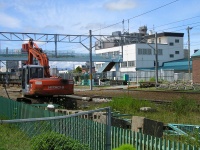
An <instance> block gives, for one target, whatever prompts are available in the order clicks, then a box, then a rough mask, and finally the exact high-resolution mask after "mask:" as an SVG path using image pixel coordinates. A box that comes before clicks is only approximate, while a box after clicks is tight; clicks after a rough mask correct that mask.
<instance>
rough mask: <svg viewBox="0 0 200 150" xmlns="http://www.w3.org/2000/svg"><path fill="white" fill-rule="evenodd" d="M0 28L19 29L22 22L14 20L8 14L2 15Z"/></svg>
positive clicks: (0, 16) (0, 14) (0, 15)
mask: <svg viewBox="0 0 200 150" xmlns="http://www.w3.org/2000/svg"><path fill="white" fill-rule="evenodd" d="M0 18H1V21H0V26H3V27H8V28H19V27H20V21H19V20H18V19H16V18H13V17H11V16H9V15H7V14H4V13H0Z"/></svg>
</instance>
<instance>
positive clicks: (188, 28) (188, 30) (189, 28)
mask: <svg viewBox="0 0 200 150" xmlns="http://www.w3.org/2000/svg"><path fill="white" fill-rule="evenodd" d="M191 29H192V27H189V26H188V27H187V32H188V73H189V80H191V76H190V30H191Z"/></svg>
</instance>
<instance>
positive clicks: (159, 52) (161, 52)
mask: <svg viewBox="0 0 200 150" xmlns="http://www.w3.org/2000/svg"><path fill="white" fill-rule="evenodd" d="M154 55H155V50H154ZM158 55H163V50H162V49H158Z"/></svg>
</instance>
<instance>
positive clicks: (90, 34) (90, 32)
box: [89, 30, 92, 90]
mask: <svg viewBox="0 0 200 150" xmlns="http://www.w3.org/2000/svg"><path fill="white" fill-rule="evenodd" d="M89 36H90V49H89V51H90V90H92V31H91V30H90V31H89Z"/></svg>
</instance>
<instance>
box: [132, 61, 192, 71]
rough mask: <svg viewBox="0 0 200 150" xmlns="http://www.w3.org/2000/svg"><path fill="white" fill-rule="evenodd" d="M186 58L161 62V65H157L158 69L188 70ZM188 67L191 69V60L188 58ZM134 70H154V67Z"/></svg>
mask: <svg viewBox="0 0 200 150" xmlns="http://www.w3.org/2000/svg"><path fill="white" fill-rule="evenodd" d="M188 64H189V61H188V59H180V60H176V61H170V62H165V63H163V65H162V66H160V67H158V70H161V69H163V70H177V71H188V66H189V65H188ZM190 64H191V65H190V69H192V61H191V60H190ZM136 70H155V67H151V68H136Z"/></svg>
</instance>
